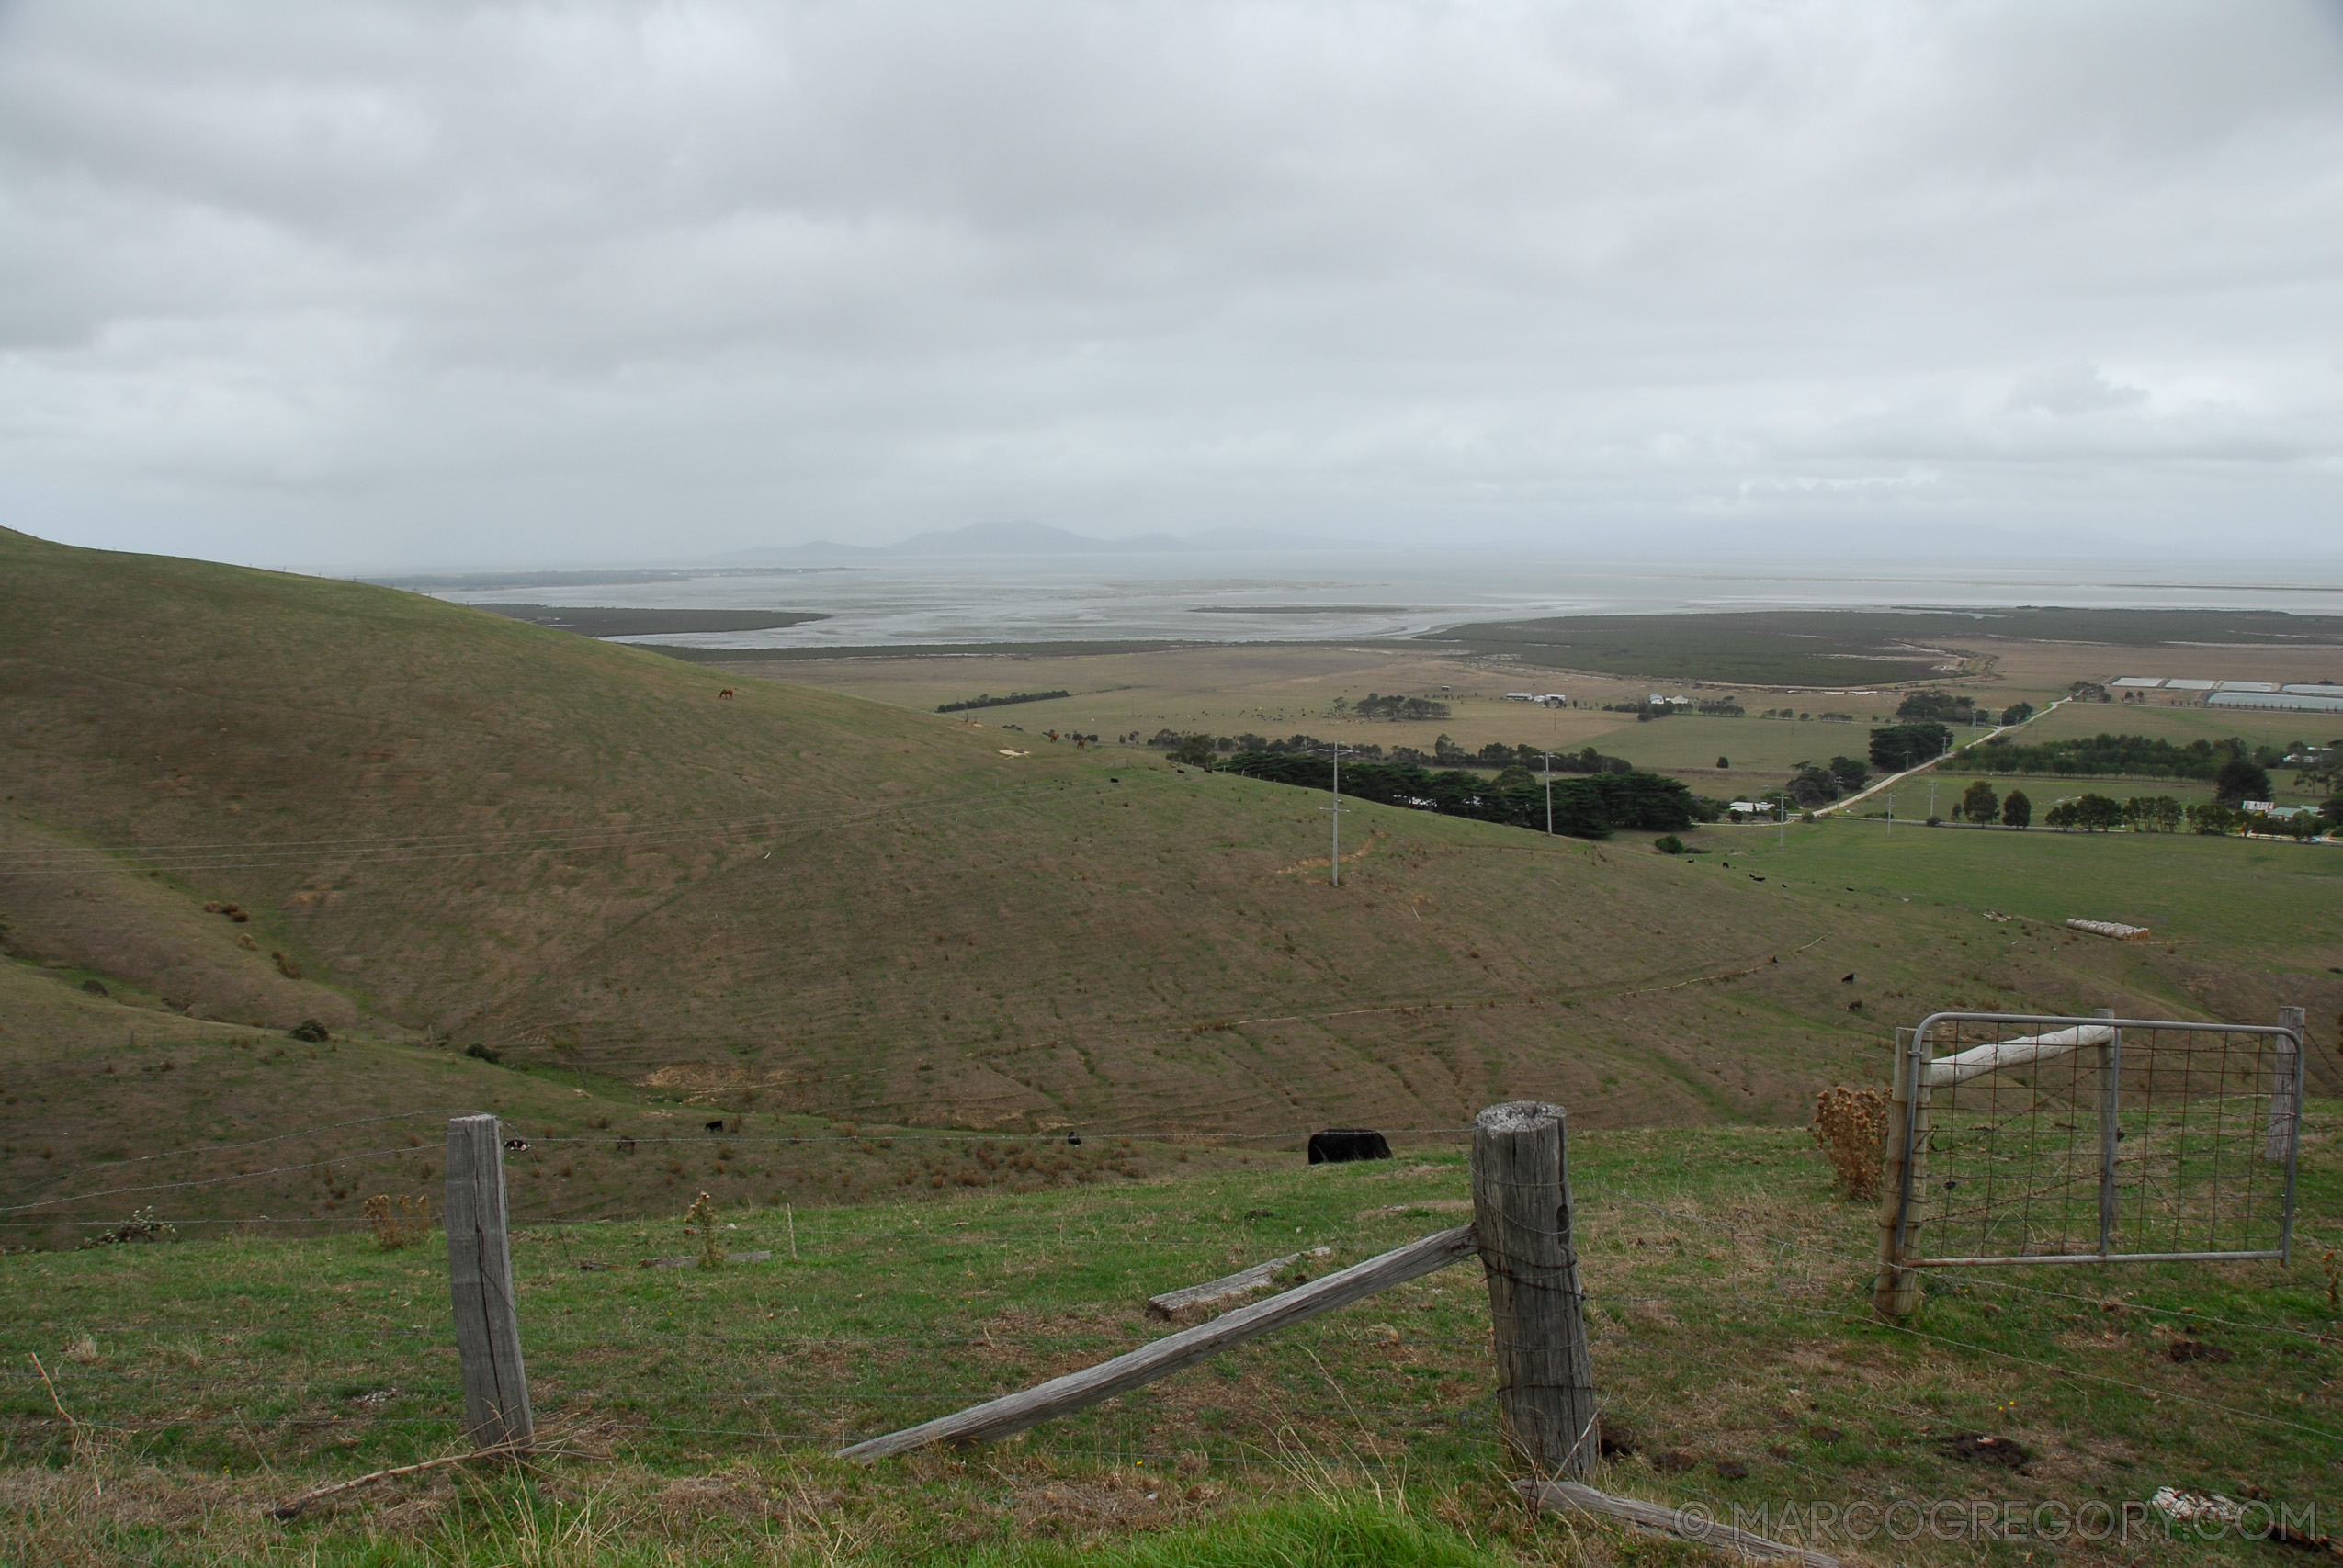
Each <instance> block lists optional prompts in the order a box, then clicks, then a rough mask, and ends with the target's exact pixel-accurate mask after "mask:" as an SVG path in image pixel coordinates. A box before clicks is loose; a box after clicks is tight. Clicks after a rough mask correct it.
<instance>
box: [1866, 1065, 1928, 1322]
mask: <svg viewBox="0 0 2343 1568" xmlns="http://www.w3.org/2000/svg"><path fill="white" fill-rule="evenodd" d="M1907 1036H1908V1038H1907ZM1927 1050H1928V1045H1927V1043H1926V1042H1924V1041H1922V1040H1921V1039H1920V1038H1919V1034H1918V1033H1917V1032H1914V1031H1912V1030H1908V1029H1898V1030H1897V1031H1896V1083H1895V1087H1894V1088H1893V1089H1890V1090H1889V1091H1888V1103H1887V1147H1886V1149H1885V1152H1884V1153H1883V1155H1882V1156H1881V1159H1880V1162H1879V1273H1878V1274H1877V1276H1875V1277H1874V1278H1873V1280H1872V1287H1871V1304H1872V1308H1873V1311H1875V1312H1877V1313H1879V1314H1881V1315H1882V1316H1884V1317H1909V1316H1911V1315H1912V1313H1913V1312H1914V1311H1915V1310H1916V1309H1917V1308H1918V1307H1919V1304H1920V1273H1919V1269H1914V1268H1911V1267H1909V1266H1907V1264H1906V1263H1905V1261H1904V1260H1905V1258H1907V1257H1909V1256H1910V1254H1911V1234H1910V1227H1909V1225H1908V1224H1907V1223H1906V1221H1907V1215H1908V1213H1909V1212H1910V1209H1911V1206H1912V1204H1913V1203H1915V1202H1917V1201H1919V1184H1920V1178H1921V1175H1922V1173H1923V1171H1924V1170H1925V1169H1926V1168H1927V1164H1928V1161H1927V1151H1928V1106H1929V1093H1930V1091H1929V1083H1928V1063H1927V1060H1926V1057H1925V1055H1924V1053H1925V1052H1926V1051H1927Z"/></svg>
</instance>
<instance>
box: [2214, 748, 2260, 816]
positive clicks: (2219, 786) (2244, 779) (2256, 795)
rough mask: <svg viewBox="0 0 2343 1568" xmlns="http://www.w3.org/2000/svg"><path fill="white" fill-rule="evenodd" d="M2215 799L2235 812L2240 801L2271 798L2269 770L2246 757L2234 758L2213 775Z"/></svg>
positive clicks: (2223, 764)
mask: <svg viewBox="0 0 2343 1568" xmlns="http://www.w3.org/2000/svg"><path fill="white" fill-rule="evenodd" d="M2213 799H2215V800H2217V801H2219V802H2220V803H2221V804H2222V805H2224V806H2226V807H2229V808H2230V809H2231V810H2233V811H2234V810H2235V809H2236V807H2237V804H2238V802H2240V801H2246V800H2268V799H2269V769H2268V768H2265V767H2263V766H2262V765H2261V764H2260V763H2259V762H2256V761H2251V760H2249V759H2247V758H2245V757H2232V758H2230V759H2229V760H2228V761H2225V762H2224V763H2222V764H2221V771H2220V772H2219V773H2215V774H2213Z"/></svg>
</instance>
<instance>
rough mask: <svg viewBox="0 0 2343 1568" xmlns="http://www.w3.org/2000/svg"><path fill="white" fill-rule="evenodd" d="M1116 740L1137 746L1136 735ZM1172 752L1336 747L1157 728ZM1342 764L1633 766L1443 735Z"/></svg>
mask: <svg viewBox="0 0 2343 1568" xmlns="http://www.w3.org/2000/svg"><path fill="white" fill-rule="evenodd" d="M1116 739H1122V740H1129V741H1137V740H1138V733H1137V732H1136V731H1134V732H1133V733H1132V734H1131V735H1129V736H1117V737H1116ZM1144 744H1146V745H1149V746H1153V747H1156V748H1158V749H1159V750H1165V751H1169V752H1171V754H1172V755H1173V756H1174V757H1175V758H1177V759H1178V760H1179V761H1183V762H1186V763H1188V764H1189V765H1190V766H1192V767H1198V768H1207V767H1214V766H1217V765H1218V761H1219V759H1220V758H1222V757H1226V756H1232V755H1235V754H1237V753H1239V752H1251V751H1264V752H1267V753H1269V754H1270V755H1271V756H1276V757H1285V756H1304V755H1307V754H1308V753H1310V752H1313V751H1330V750H1331V749H1332V747H1333V745H1334V742H1332V741H1330V740H1320V739H1319V738H1318V737H1317V736H1315V735H1289V736H1287V737H1286V738H1285V739H1283V740H1272V739H1268V738H1267V737H1265V736H1260V735H1254V734H1252V733H1251V732H1250V731H1249V732H1247V733H1246V734H1243V735H1206V734H1204V733H1202V732H1200V731H1198V732H1183V731H1181V730H1177V729H1159V730H1157V731H1156V732H1155V733H1154V734H1153V735H1151V736H1149V737H1148V738H1147V739H1146V741H1145V742H1144ZM1341 745H1342V761H1343V765H1344V766H1345V767H1348V766H1349V765H1350V763H1351V760H1352V759H1353V758H1356V759H1358V760H1359V761H1362V762H1395V763H1399V764H1402V765H1406V766H1412V767H1419V768H1515V767H1519V768H1541V769H1542V768H1544V767H1545V765H1546V763H1545V759H1546V758H1547V757H1548V756H1549V755H1550V756H1551V757H1552V759H1553V771H1554V772H1555V773H1633V772H1634V771H1635V764H1634V763H1633V762H1630V761H1627V759H1626V758H1624V757H1610V756H1605V755H1604V754H1603V753H1602V752H1601V751H1598V750H1595V749H1594V748H1593V747H1591V746H1588V747H1585V748H1583V749H1581V750H1577V751H1553V752H1548V751H1547V750H1544V749H1542V748H1540V747H1536V746H1520V745H1513V746H1509V745H1507V744H1506V743H1505V742H1503V741H1501V740H1492V741H1490V742H1489V743H1488V745H1486V746H1483V747H1481V748H1480V749H1479V750H1466V748H1465V747H1462V746H1459V745H1457V744H1456V743H1455V742H1454V740H1451V739H1448V737H1446V736H1445V735H1443V736H1442V737H1440V739H1437V740H1434V741H1433V742H1432V750H1429V751H1426V750H1422V749H1421V748H1420V747H1415V746H1393V747H1390V748H1388V749H1386V748H1384V747H1381V746H1378V745H1376V744H1375V742H1374V741H1372V740H1364V741H1352V740H1345V741H1343V742H1342V743H1341Z"/></svg>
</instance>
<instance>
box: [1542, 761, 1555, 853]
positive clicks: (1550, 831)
mask: <svg viewBox="0 0 2343 1568" xmlns="http://www.w3.org/2000/svg"><path fill="white" fill-rule="evenodd" d="M1540 755H1542V756H1543V757H1545V834H1546V837H1547V838H1552V837H1553V836H1554V753H1553V752H1551V751H1545V752H1542V753H1540Z"/></svg>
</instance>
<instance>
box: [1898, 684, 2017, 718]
mask: <svg viewBox="0 0 2343 1568" xmlns="http://www.w3.org/2000/svg"><path fill="white" fill-rule="evenodd" d="M2032 716H2034V705H2033V704H2032V703H2011V704H2010V705H2009V706H2008V707H2006V708H2003V709H2002V710H2001V716H2000V719H1999V722H2000V723H2002V724H2023V723H2024V722H2025V721H2026V720H2027V719H2030V718H2032ZM1896 717H1897V718H1899V719H1903V720H1905V721H1907V723H1908V722H1913V721H1917V720H1922V719H1933V720H1935V721H1936V722H1937V723H1939V724H1983V723H1985V722H1986V720H1987V719H1988V718H1990V717H1992V710H1991V709H1989V708H1986V707H1984V706H1981V705H1979V704H1978V702H1977V700H1976V699H1975V697H1971V696H1967V695H1964V694H1961V693H1958V692H1938V691H1926V692H1914V693H1913V694H1911V695H1909V696H1907V697H1906V698H1905V699H1904V700H1903V701H1902V702H1901V703H1899V704H1897V705H1896Z"/></svg>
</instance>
